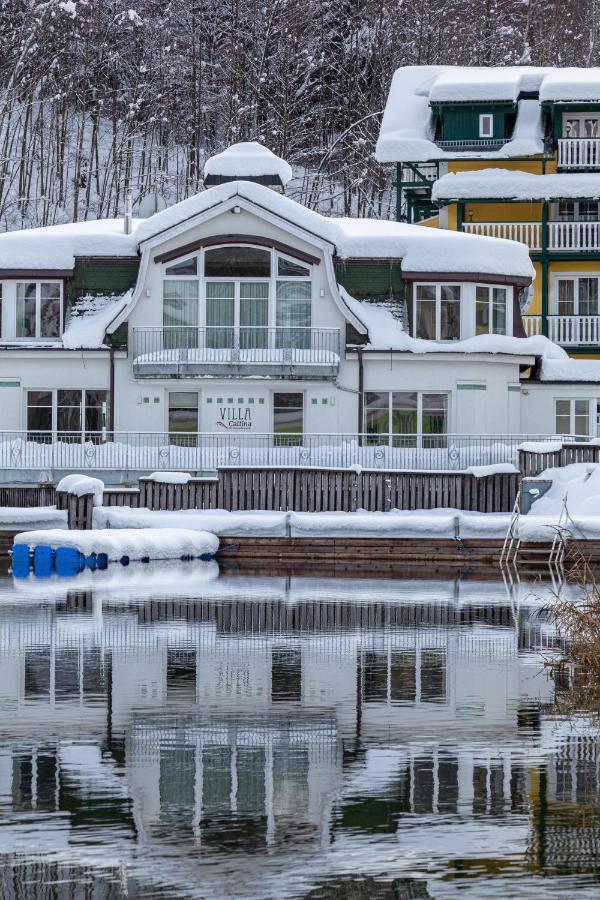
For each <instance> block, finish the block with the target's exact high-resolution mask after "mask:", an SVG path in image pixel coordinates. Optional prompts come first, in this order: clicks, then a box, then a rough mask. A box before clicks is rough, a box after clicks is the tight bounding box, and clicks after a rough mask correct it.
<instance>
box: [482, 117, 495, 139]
mask: <svg viewBox="0 0 600 900" xmlns="http://www.w3.org/2000/svg"><path fill="white" fill-rule="evenodd" d="M492 123H493V118H492V116H488V115H484V116H479V137H492V131H493V129H492Z"/></svg>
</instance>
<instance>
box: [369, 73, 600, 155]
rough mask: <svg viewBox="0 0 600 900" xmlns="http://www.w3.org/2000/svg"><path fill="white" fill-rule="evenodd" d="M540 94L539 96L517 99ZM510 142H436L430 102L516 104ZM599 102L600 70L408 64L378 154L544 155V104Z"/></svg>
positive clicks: (395, 87) (393, 90)
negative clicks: (469, 146) (457, 145)
mask: <svg viewBox="0 0 600 900" xmlns="http://www.w3.org/2000/svg"><path fill="white" fill-rule="evenodd" d="M528 93H539V100H538V99H532V98H523V99H521V100H519V97H520V96H522V95H523V94H528ZM517 101H518V112H517V120H516V123H515V127H514V131H513V137H512V140H510V141H508V142H507V143H506V144H504V145H503V146H502V147H501V148H499V149H496V150H485V149H481V150H470V151H464V152H457V151H455V150H452V151H448V150H443V149H441V148H440V147H438V146H437V145H436V144H435V143H434V141H433V137H434V134H433V113H432V109H431V105H430V104H431V103H468V102H472V103H485V102H494V103H499V102H511V103H514V102H517ZM542 101H555V102H561V101H563V102H567V101H571V102H577V101H583V102H585V101H594V102H595V101H598V102H600V69H575V68H566V69H551V68H534V67H532V66H508V67H498V68H474V67H468V66H405V67H402V68H400V69H397V70H396V72H395V73H394V77H393V78H392V84H391V87H390V92H389V95H388V99H387V103H386V107H385V112H384V114H383V121H382V123H381V131H380V133H379V140H378V141H377V147H376V150H375V156H376V158H377V159H378V160H379V162H381V163H389V162H426V161H428V160H440V159H450V158H452V159H455V158H461V159H462V158H464V159H506V158H510V157H516V156H531V155H535V154H540V153H543V151H544V144H543V135H542V129H541V114H542V113H541V102H542Z"/></svg>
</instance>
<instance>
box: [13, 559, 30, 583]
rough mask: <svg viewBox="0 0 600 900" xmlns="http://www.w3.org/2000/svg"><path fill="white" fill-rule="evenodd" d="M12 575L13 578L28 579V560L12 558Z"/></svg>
mask: <svg viewBox="0 0 600 900" xmlns="http://www.w3.org/2000/svg"><path fill="white" fill-rule="evenodd" d="M12 574H13V578H29V558H27V559H26V560H23V559H19V558H18V557H17V558H16V559H15V558H14V557H13V561H12Z"/></svg>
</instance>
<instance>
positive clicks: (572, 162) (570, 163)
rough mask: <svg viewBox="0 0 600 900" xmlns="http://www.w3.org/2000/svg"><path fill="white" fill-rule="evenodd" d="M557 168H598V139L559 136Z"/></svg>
mask: <svg viewBox="0 0 600 900" xmlns="http://www.w3.org/2000/svg"><path fill="white" fill-rule="evenodd" d="M558 167H559V169H598V168H600V140H598V139H597V138H561V139H560V140H559V142H558Z"/></svg>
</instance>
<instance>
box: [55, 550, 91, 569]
mask: <svg viewBox="0 0 600 900" xmlns="http://www.w3.org/2000/svg"><path fill="white" fill-rule="evenodd" d="M55 563H56V572H57V574H58V575H77V574H78V573H79V572H82V571H83V570H84V568H85V557H84V555H83V553H80V552H79V550H76V549H75V548H74V547H57V549H56V556H55Z"/></svg>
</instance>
